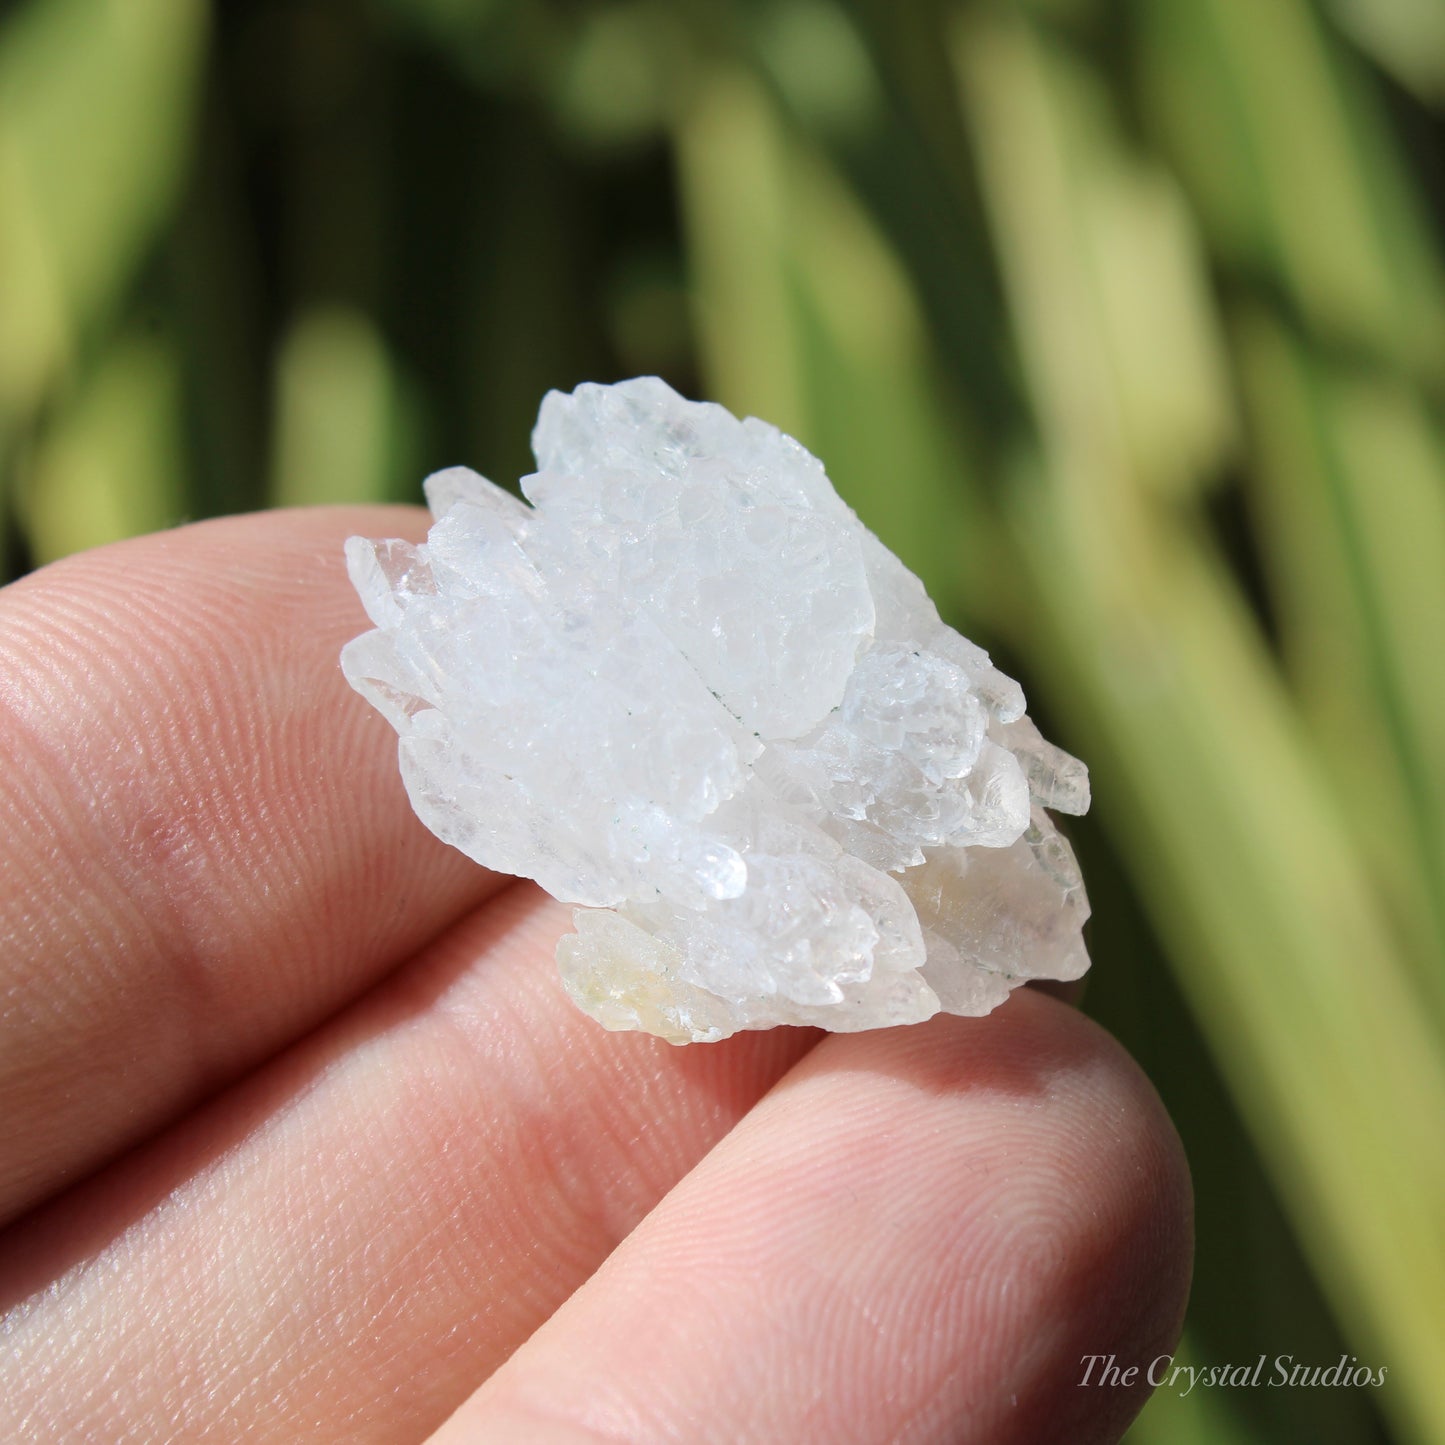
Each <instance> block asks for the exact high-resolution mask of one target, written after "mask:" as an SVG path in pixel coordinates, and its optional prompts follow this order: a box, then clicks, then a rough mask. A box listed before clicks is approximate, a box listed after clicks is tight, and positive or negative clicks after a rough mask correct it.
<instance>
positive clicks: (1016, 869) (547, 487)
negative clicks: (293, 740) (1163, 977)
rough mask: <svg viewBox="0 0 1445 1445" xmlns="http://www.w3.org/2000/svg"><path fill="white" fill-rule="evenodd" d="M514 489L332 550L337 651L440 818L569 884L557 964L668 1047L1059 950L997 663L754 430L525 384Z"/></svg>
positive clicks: (952, 1002) (935, 1003)
mask: <svg viewBox="0 0 1445 1445" xmlns="http://www.w3.org/2000/svg"><path fill="white" fill-rule="evenodd" d="M532 444H533V450H534V451H535V453H536V456H537V463H538V468H539V469H538V471H537V472H536V473H535V474H534V475H532V476H529V477H525V478H523V481H522V491H523V492H524V493H525V495H526V497H527V499H528V501H530V502H531V504H532V505H531V506H528V505H527V504H526V503H524V502H522V501H519V500H518V499H517V498H515V497H513V496H512V495H511V494H510V493H508V492H505V491H503V490H502V489H501V488H499V487H496V486H494V485H493V484H492V483H491V482H489V481H487V480H486V479H485V478H483V477H480V476H477V475H476V474H475V473H473V472H470V471H467V470H466V469H465V468H460V467H454V468H452V469H450V470H448V471H444V472H438V473H437V474H436V475H434V476H432V477H430V478H429V479H428V481H427V484H426V493H427V501H428V503H429V504H430V506H431V510H432V512H433V514H434V516H435V518H436V521H435V524H434V525H433V527H432V529H431V532H430V534H429V536H428V538H427V541H426V542H425V543H424V544H423V545H421V546H411V545H410V544H408V543H405V542H398V541H383V542H373V541H367V540H365V539H363V538H360V537H353V538H352V539H351V540H350V542H349V543H348V544H347V562H348V566H349V569H350V573H351V578H352V581H353V583H354V584H355V586H356V589H357V591H358V592H359V593H360V594H361V598H362V601H363V603H364V604H365V606H366V610H367V614H368V615H369V616H370V618H371V620H372V622H373V623H374V624H375V630H374V631H371V632H368V633H366V634H364V635H363V636H361V637H358V638H356V639H355V640H354V641H353V642H351V643H349V644H348V645H347V647H346V649H345V650H344V652H343V653H342V666H343V668H344V670H345V673H346V676H347V678H348V679H349V681H350V682H351V684H352V686H353V687H355V688H356V689H357V691H358V692H360V693H361V694H362V695H363V696H364V697H366V698H367V699H369V700H370V701H371V702H372V703H373V704H374V705H375V706H376V707H377V708H378V709H379V710H380V711H381V712H382V713H383V714H384V715H385V716H386V718H387V719H388V721H390V722H391V724H392V725H393V726H394V727H395V728H396V730H397V732H398V734H399V735H400V756H401V771H402V776H403V778H404V780H405V783H406V788H407V791H408V793H409V794H410V796H411V800H412V803H413V805H414V806H415V808H416V810H417V812H418V814H420V816H421V818H422V820H423V821H424V822H425V823H426V824H427V826H428V827H429V828H431V829H432V831H433V832H435V833H436V834H437V835H438V836H439V837H441V838H443V839H445V840H446V841H447V842H449V843H452V844H455V845H456V846H457V847H458V848H460V849H461V850H462V851H463V852H464V853H466V854H467V855H468V856H470V857H472V858H474V859H476V861H477V862H479V863H483V864H485V865H486V866H487V867H489V868H494V869H497V870H498V871H500V872H504V873H516V874H522V875H525V876H527V877H530V878H535V879H536V880H537V881H538V882H539V883H540V884H541V885H542V886H543V887H544V888H545V889H546V890H547V891H548V892H549V893H551V894H553V895H554V896H555V897H557V898H559V899H562V900H563V901H565V902H570V903H576V904H580V905H583V906H582V907H580V908H579V909H578V910H577V912H576V914H575V923H576V929H577V931H576V933H574V934H569V935H567V936H566V937H565V938H563V940H562V941H561V943H560V944H559V946H558V949H557V958H558V963H559V964H560V966H561V970H562V978H563V982H564V983H565V985H566V988H567V991H568V992H569V993H570V994H571V996H572V997H573V999H574V1000H576V1002H577V1003H578V1004H579V1005H581V1007H582V1008H584V1009H585V1010H586V1011H587V1012H588V1013H590V1014H592V1015H593V1016H594V1017H595V1018H597V1019H598V1020H599V1021H600V1022H602V1023H603V1024H605V1025H606V1026H607V1027H608V1028H613V1029H645V1030H647V1031H648V1032H651V1033H655V1034H660V1035H662V1036H663V1037H664V1038H668V1039H671V1040H673V1041H675V1042H685V1041H688V1040H714V1039H721V1038H725V1037H726V1036H727V1035H729V1034H731V1033H734V1032H736V1031H737V1030H738V1029H745V1028H767V1027H770V1026H772V1025H774V1024H783V1023H789V1024H813V1025H819V1026H821V1027H823V1028H826V1029H833V1030H857V1029H867V1028H875V1027H880V1026H883V1025H887V1024H897V1023H912V1022H916V1021H918V1020H921V1019H925V1018H928V1017H929V1016H930V1015H932V1014H934V1013H936V1012H938V1011H939V1010H940V1009H944V1010H947V1011H949V1012H953V1013H962V1014H983V1013H987V1012H988V1011H989V1010H990V1009H992V1008H994V1007H995V1006H996V1005H997V1004H999V1003H1001V1002H1002V1001H1003V1000H1004V999H1005V998H1006V997H1007V996H1008V993H1009V990H1010V989H1012V988H1013V987H1015V986H1016V985H1017V984H1019V983H1022V982H1024V981H1025V980H1027V979H1030V978H1052V979H1072V978H1077V977H1078V976H1079V975H1080V974H1081V973H1083V971H1084V970H1085V969H1086V968H1087V967H1088V957H1087V954H1086V953H1085V951H1084V945H1083V941H1082V938H1081V929H1082V927H1083V923H1084V920H1085V918H1087V916H1088V911H1089V910H1088V902H1087V900H1086V898H1085V894H1084V886H1083V882H1082V880H1081V878H1080V876H1079V870H1078V866H1077V864H1076V863H1075V861H1074V855H1073V852H1072V850H1071V849H1070V848H1069V845H1068V843H1067V842H1066V841H1065V839H1064V838H1063V837H1062V836H1061V835H1060V833H1059V832H1058V830H1057V829H1056V828H1055V827H1054V825H1053V823H1052V822H1051V821H1050V819H1049V817H1048V814H1047V813H1046V812H1045V811H1044V809H1045V808H1053V809H1056V810H1058V811H1060V812H1068V813H1082V812H1084V811H1085V810H1086V809H1087V807H1088V805H1089V787H1088V774H1087V771H1086V769H1085V768H1084V766H1083V764H1082V763H1080V762H1078V761H1077V760H1076V759H1075V758H1072V757H1070V756H1069V755H1068V754H1067V753H1064V752H1061V751H1060V750H1059V749H1058V748H1055V747H1054V746H1052V745H1051V744H1049V743H1047V742H1045V741H1044V740H1043V738H1042V737H1040V736H1039V733H1038V730H1037V728H1035V727H1034V725H1033V723H1032V722H1030V721H1029V719H1028V718H1027V717H1025V716H1024V698H1023V693H1022V691H1021V690H1020V688H1019V686H1018V684H1017V683H1016V682H1014V681H1013V680H1012V679H1011V678H1008V677H1005V676H1004V675H1003V674H1002V673H1000V672H999V671H997V669H995V668H994V667H993V666H992V665H991V663H990V662H989V659H988V655H987V654H986V653H985V652H984V651H982V649H980V648H978V647H975V646H974V645H973V644H972V643H971V642H968V641H967V640H966V639H964V638H963V637H961V636H960V635H959V634H958V633H957V632H954V631H953V630H952V629H951V628H949V627H947V626H945V625H944V623H943V622H941V621H940V620H939V616H938V612H937V610H936V609H935V608H934V606H933V604H932V603H931V602H930V601H929V600H928V597H927V595H926V594H925V592H924V590H923V586H922V584H921V583H920V582H919V581H918V579H917V578H916V577H914V576H913V574H912V573H911V572H909V571H908V570H907V568H905V567H904V566H903V564H902V563H901V562H900V561H899V560H898V559H897V558H896V557H894V556H893V554H892V553H891V552H889V551H888V550H887V549H886V548H885V547H884V546H883V545H882V543H880V542H879V541H878V539H877V538H876V537H874V536H873V535H872V533H871V532H869V531H868V530H867V529H866V528H865V527H863V525H862V524H861V523H860V522H859V521H858V519H857V518H856V517H855V516H854V514H853V513H852V511H850V510H849V508H848V507H847V506H846V505H845V504H844V503H843V502H842V500H841V499H840V498H839V497H838V495H837V493H836V492H834V490H833V487H832V485H831V484H830V482H829V481H828V478H827V476H826V474H825V473H824V471H823V467H822V465H821V464H820V463H819V462H818V460H817V459H816V458H815V457H813V456H812V455H811V454H810V453H809V452H807V451H806V450H805V449H804V448H803V447H801V446H800V445H799V444H798V443H797V442H795V441H794V440H792V438H790V437H787V436H784V435H783V434H782V433H781V432H780V431H778V430H777V429H776V428H775V427H772V426H769V425H767V423H765V422H761V421H758V420H756V419H755V418H751V417H750V418H748V419H747V420H745V421H739V420H738V419H737V418H736V417H734V416H733V415H732V414H731V413H730V412H728V411H726V410H725V409H724V408H722V407H720V406H715V405H712V404H708V403H697V402H688V401H684V400H683V399H682V398H681V397H679V396H678V395H677V393H676V392H674V391H672V390H671V388H669V387H668V386H667V385H666V384H665V383H663V382H661V381H659V380H658V379H657V378H655V377H642V378H639V379H637V380H635V381H627V382H622V383H620V384H618V385H616V386H595V385H585V386H580V387H578V388H577V390H576V391H575V392H573V393H572V394H571V395H570V396H567V395H563V394H561V393H559V392H551V393H549V395H548V396H547V398H546V399H545V400H544V401H543V403H542V409H541V414H540V416H539V417H538V421H537V427H536V430H535V431H534V432H533V436H532Z"/></svg>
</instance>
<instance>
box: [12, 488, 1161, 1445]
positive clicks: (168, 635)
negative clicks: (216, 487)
mask: <svg viewBox="0 0 1445 1445" xmlns="http://www.w3.org/2000/svg"><path fill="white" fill-rule="evenodd" d="M424 531H425V518H424V517H423V516H422V515H421V514H419V513H414V512H411V511H397V510H387V511H373V510H360V509H354V510H327V511H314V512H291V513H271V514H267V515H262V516H256V517H246V518H234V519H229V520H225V521H220V522H213V523H206V524H202V525H199V526H195V527H188V528H184V529H181V530H179V531H176V532H172V533H168V534H164V535H160V536H155V537H149V538H143V539H140V540H138V541H135V542H130V543H124V544H121V545H118V546H114V547H109V548H105V549H102V550H99V551H96V552H93V553H89V554H85V555H82V556H79V557H76V558H73V559H71V560H69V561H67V562H64V563H61V564H59V565H57V566H55V567H52V568H48V569H45V570H43V571H41V572H39V573H37V574H35V575H33V576H31V577H29V578H27V579H25V580H24V581H22V582H20V583H17V584H15V585H14V586H12V587H10V588H7V589H6V590H5V591H4V592H3V593H0V818H3V819H4V820H5V821H4V826H3V830H0V859H3V871H0V877H3V879H4V883H3V887H0V1000H3V1005H0V1218H3V1219H4V1220H6V1221H8V1227H7V1228H6V1229H5V1231H4V1232H3V1233H0V1303H3V1306H4V1308H5V1311H6V1314H5V1326H4V1336H3V1338H4V1344H5V1349H4V1351H3V1352H0V1438H4V1439H6V1440H17V1441H20V1440H24V1441H27V1442H30V1441H49V1440H63V1441H67V1442H69V1441H81V1440H85V1441H91V1440H94V1441H120V1440H132V1439H134V1440H143V1441H146V1442H164V1441H172V1440H192V1439H201V1438H205V1439H244V1440H263V1439H283V1440H289V1441H312V1440H317V1441H320V1440H345V1441H412V1440H419V1439H422V1438H424V1437H426V1436H427V1434H428V1432H430V1431H433V1430H437V1431H438V1433H437V1434H436V1435H435V1437H434V1438H435V1439H436V1440H437V1441H445V1442H448V1445H459V1442H464V1441H479V1442H480V1441H485V1442H494V1441H495V1442H513V1441H516V1442H529V1445H530V1442H573V1441H582V1440H598V1439H607V1440H618V1441H627V1442H633V1441H637V1442H646V1441H652V1440H670V1441H675V1440H683V1441H703V1442H711V1441H718V1442H730V1445H731V1442H736V1441H744V1440H746V1441H780V1442H788V1445H798V1442H803V1445H811V1442H823V1445H834V1442H838V1445H844V1442H852V1441H857V1442H875V1441H908V1442H925V1441H939V1442H942V1441H966V1442H972V1441H978V1442H988V1445H1005V1442H1011V1441H1069V1442H1084V1441H1091V1440H1112V1439H1116V1438H1117V1437H1118V1436H1119V1434H1121V1433H1122V1431H1123V1428H1124V1426H1125V1424H1126V1422H1127V1420H1128V1419H1129V1418H1130V1417H1131V1416H1132V1414H1133V1413H1134V1411H1136V1410H1137V1409H1138V1407H1139V1405H1140V1404H1141V1403H1142V1395H1143V1392H1145V1391H1147V1386H1145V1385H1143V1384H1142V1383H1141V1384H1139V1385H1136V1386H1135V1388H1134V1389H1133V1390H1126V1389H1118V1390H1111V1389H1101V1388H1093V1387H1080V1385H1079V1383H1078V1382H1079V1380H1080V1378H1081V1375H1082V1368H1081V1364H1080V1361H1081V1358H1082V1357H1083V1356H1085V1355H1092V1354H1109V1353H1113V1354H1116V1355H1117V1356H1118V1357H1119V1359H1120V1361H1121V1362H1123V1361H1141V1362H1147V1361H1148V1360H1149V1359H1151V1358H1153V1357H1154V1356H1156V1355H1158V1354H1161V1353H1164V1352H1166V1351H1168V1350H1169V1349H1170V1348H1171V1346H1172V1345H1173V1342H1174V1339H1175V1336H1176V1334H1177V1331H1178V1325H1179V1319H1180V1314H1181V1311H1182V1308H1183V1300H1184V1296H1185V1294H1186V1291H1187V1284H1188V1275H1189V1255H1190V1191H1189V1183H1188V1176H1187V1170H1186V1167H1185V1164H1184V1162H1183V1157H1182V1154H1181V1151H1180V1148H1179V1144H1178V1141H1177V1139H1176V1137H1175V1135H1174V1132H1173V1130H1172V1128H1171V1126H1170V1124H1169V1122H1168V1120H1167V1118H1166V1117H1165V1115H1164V1112H1163V1110H1162V1108H1161V1106H1160V1104H1159V1102H1158V1099H1157V1098H1156V1096H1155V1095H1154V1092H1153V1090H1152V1089H1151V1088H1150V1086H1149V1085H1148V1083H1147V1082H1146V1081H1145V1079H1144V1078H1143V1076H1142V1075H1141V1074H1140V1073H1139V1071H1138V1069H1137V1068H1136V1067H1135V1066H1134V1065H1133V1064H1132V1063H1131V1062H1130V1061H1129V1060H1128V1059H1127V1057H1126V1056H1125V1055H1124V1054H1123V1052H1122V1051H1121V1050H1120V1049H1119V1047H1118V1046H1117V1045H1116V1044H1114V1043H1113V1042H1112V1041H1111V1040H1110V1039H1109V1038H1108V1037H1107V1036H1106V1035H1105V1034H1104V1033H1103V1032H1102V1031H1101V1030H1100V1029H1099V1028H1097V1027H1096V1026H1095V1025H1094V1024H1092V1023H1090V1022H1089V1021H1088V1020H1087V1019H1085V1018H1083V1017H1082V1016H1080V1015H1079V1014H1078V1013H1076V1012H1075V1011H1074V1010H1072V1009H1070V1008H1068V1007H1067V1006H1066V1005H1064V1004H1062V1003H1060V1002H1058V1001H1057V1000H1056V999H1054V998H1050V997H1047V996H1045V995H1044V994H1042V993H1039V992H1034V991H1031V990H1021V991H1020V992H1018V993H1016V994H1015V996H1014V997H1013V998H1012V1000H1011V1001H1010V1002H1009V1003H1008V1004H1007V1005H1006V1006H1004V1007H1003V1008H1001V1009H999V1010H998V1011H997V1012H996V1013H994V1014H993V1015H991V1016H990V1017H988V1018H983V1019H958V1018H952V1017H939V1018H936V1019H934V1020H932V1021H931V1022H929V1023H927V1024H923V1025H919V1026H917V1027H913V1028H903V1029H892V1030H887V1031H882V1032H875V1033H870V1034H861V1035H851V1036H819V1035H817V1034H814V1033H810V1032H805V1031H795V1030H774V1031H772V1032H768V1033H750V1034H742V1035H739V1036H737V1037H735V1038H733V1039H730V1040H728V1041H727V1042H725V1043H721V1044H713V1045H694V1046H691V1047H687V1048H674V1047H672V1046H670V1045H668V1044H665V1043H662V1042H660V1041H659V1040H657V1039H653V1038H650V1037H646V1036H643V1035H636V1034H625V1035H624V1034H608V1033H606V1032H604V1031H603V1030H602V1029H600V1028H599V1027H598V1026H597V1025H596V1024H595V1023H593V1022H592V1021H591V1020H590V1019H587V1018H585V1017H584V1016H583V1015H582V1014H580V1013H579V1012H578V1011H577V1010H576V1009H575V1008H574V1007H573V1006H572V1004H571V1003H570V1002H569V1001H568V1000H567V998H566V996H565V995H564V994H563V992H562V989H561V986H560V984H559V982H558V980H557V976H556V970H555V966H554V964H553V962H552V952H553V947H554V945H555V942H556V939H557V937H558V935H559V934H560V933H561V932H562V931H563V930H564V929H566V928H567V927H568V926H569V913H568V910H567V909H565V908H563V907H561V906H560V905H558V904H556V903H554V902H552V901H551V900H550V899H548V898H546V897H545V896H544V895H543V894H541V893H540V892H539V891H538V890H537V889H536V888H534V887H533V886H532V885H531V884H529V883H519V882H511V881H509V880H506V879H502V878H498V877H494V876H491V875H488V874H487V873H485V872H484V871H483V870H481V869H479V868H477V867H476V866H475V865H473V864H472V863H470V862H468V861H467V860H466V859H465V858H463V857H462V856H461V855H460V854H458V853H456V852H454V851H452V850H451V849H449V848H447V847H445V846H444V845H442V844H441V843H440V842H438V841H437V840H436V839H434V838H433V837H432V836H431V835H430V834H428V833H427V832H426V831H425V830H424V829H423V828H422V826H421V824H420V823H419V822H418V821H417V820H416V818H415V817H414V816H413V814H412V811H411V808H410V806H409V804H408V803H407V800H406V798H405V795H404V794H403V791H402V788H401V783H400V780H399V778H398V776H397V771H396V762H395V738H394V735H393V734H392V733H391V731H390V729H389V728H388V727H387V725H386V724H385V723H384V722H383V721H382V719H381V718H380V717H379V716H377V714H376V713H374V712H373V711H372V709H371V708H370V707H368V706H367V705H366V704H365V703H363V702H362V701H361V699H360V698H358V697H356V696H355V695H354V694H352V693H351V692H350V691H349V689H348V688H347V687H346V685H345V683H344V682H343V680H342V678H341V673H340V669H339V667H338V665H337V653H338V651H339V649H340V647H341V644H342V642H343V641H344V640H346V639H347V638H348V637H350V636H352V635H354V634H355V633H356V632H358V631H360V630H361V629H362V627H363V626H364V619H363V617H362V615H361V612H360V608H359V606H358V604H357V602H356V600H355V598H354V595H353V594H352V592H351V590H350V588H349V586H348V585H347V583H346V581H345V578H344V573H343V570H342V566H341V543H342V540H343V538H345V537H346V536H347V535H349V534H351V533H362V534H365V535H372V536H387V535H391V536H395V535H412V536H416V537H420V536H421V535H422V534H423V533H424ZM453 1412H456V1413H455V1414H453ZM448 1416H450V1417H451V1418H450V1419H449V1420H448V1418H447V1417H448ZM444 1421H445V1422H446V1423H443V1422H444Z"/></svg>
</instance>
